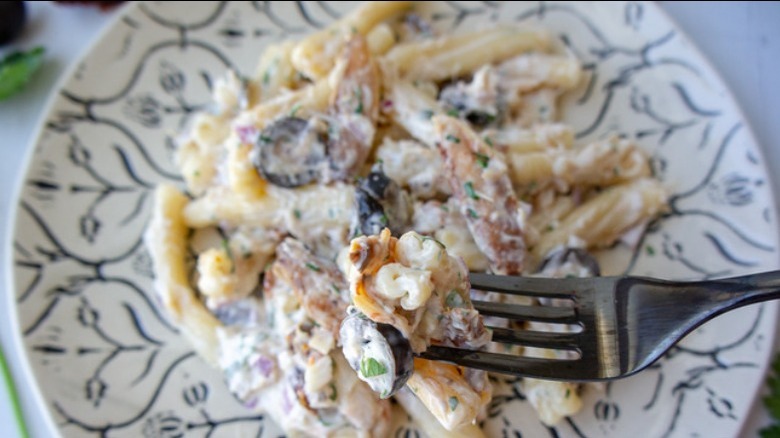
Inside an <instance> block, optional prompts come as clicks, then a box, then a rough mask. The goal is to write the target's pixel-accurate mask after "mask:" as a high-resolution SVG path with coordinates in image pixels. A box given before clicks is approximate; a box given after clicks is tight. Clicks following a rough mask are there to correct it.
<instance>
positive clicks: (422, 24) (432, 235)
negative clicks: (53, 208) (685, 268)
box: [145, 1, 666, 436]
mask: <svg viewBox="0 0 780 438" xmlns="http://www.w3.org/2000/svg"><path fill="white" fill-rule="evenodd" d="M418 7H419V5H418V4H417V3H416V2H404V1H401V2H367V3H363V4H361V5H359V6H358V7H356V8H355V9H353V10H352V12H351V13H350V14H348V15H346V16H344V17H343V18H341V19H340V20H338V21H337V22H335V23H333V24H332V25H330V26H329V27H328V28H326V29H324V30H322V31H320V32H317V33H315V34H312V35H309V36H306V37H304V38H302V39H299V40H290V41H279V42H277V43H274V44H272V45H269V46H268V47H267V48H266V50H265V51H264V52H263V53H262V55H261V56H260V59H259V61H258V69H257V72H256V74H255V75H254V76H252V77H249V78H245V77H240V76H239V75H238V74H237V73H236V72H232V71H229V72H226V74H225V76H224V77H223V78H221V79H220V80H219V81H218V82H217V83H216V84H215V86H214V89H213V99H214V103H215V105H214V107H213V108H211V109H210V110H209V111H203V112H201V113H199V114H197V116H196V117H195V119H194V120H193V122H192V123H191V125H190V126H189V127H188V128H187V130H186V131H185V132H183V133H182V135H181V137H180V139H179V141H178V144H177V149H176V152H175V161H176V164H177V166H178V168H179V169H180V171H181V174H182V176H183V179H184V187H174V186H172V185H161V186H160V187H158V188H157V190H156V192H155V204H154V210H153V216H152V220H151V222H150V224H149V228H148V230H147V232H146V234H145V243H146V245H147V247H148V249H149V251H150V253H151V256H152V260H153V265H154V271H155V292H156V293H157V294H158V296H159V298H160V302H161V303H162V306H163V307H164V309H165V311H166V312H167V314H168V315H170V317H171V318H172V319H173V320H174V321H175V323H176V324H177V325H178V327H179V328H180V329H181V332H182V334H183V335H184V336H185V337H186V338H187V340H188V341H189V342H190V343H191V344H192V345H193V347H194V348H195V350H196V351H197V352H198V353H199V354H200V356H201V357H202V358H203V359H204V360H206V361H207V362H209V363H210V364H212V365H213V366H214V367H215V368H216V369H218V370H219V371H220V372H222V373H223V375H224V380H225V382H226V384H227V385H228V387H229V389H230V390H231V392H232V393H233V394H234V395H235V396H236V397H238V398H239V399H240V400H242V401H243V402H244V403H245V404H246V406H248V407H249V408H251V409H258V410H261V411H263V412H265V413H267V414H268V415H269V416H270V417H271V418H272V419H273V420H274V421H275V422H276V423H277V424H279V425H280V426H281V427H282V428H283V429H284V430H285V432H286V433H288V434H291V435H311V436H334V435H339V436H341V435H342V434H350V435H358V436H385V435H387V434H388V433H389V432H390V428H391V424H390V423H391V419H392V412H393V409H395V408H394V406H395V403H392V401H393V400H395V401H396V402H398V403H397V404H398V405H399V406H401V407H403V408H404V409H405V410H406V411H407V412H408V414H409V415H410V416H411V417H412V418H413V419H414V420H415V421H416V422H417V424H418V425H419V426H420V427H421V429H422V430H424V431H425V432H426V433H428V434H429V435H431V436H448V435H452V436H456V434H459V435H457V436H461V435H465V436H480V435H481V434H482V432H481V431H480V429H479V427H478V423H479V421H480V420H482V419H483V418H484V416H485V413H486V408H487V406H488V403H489V402H490V400H491V396H492V387H491V385H492V384H491V380H490V379H489V378H488V377H489V376H488V375H487V374H486V373H485V372H482V371H477V370H471V369H466V368H463V367H459V366H455V365H452V364H446V363H441V362H432V361H426V360H423V359H419V358H416V357H415V355H416V353H420V352H422V351H424V350H425V349H426V348H427V347H428V346H430V345H450V346H458V347H462V348H469V349H488V350H496V349H498V350H501V351H505V350H510V351H512V352H513V353H516V354H529V355H545V354H550V353H549V352H545V351H534V350H533V349H531V348H525V349H521V348H519V347H508V346H504V345H500V344H497V343H494V342H491V339H490V329H489V327H500V326H502V324H503V326H506V324H507V322H506V321H492V320H490V319H489V318H483V317H482V316H481V315H479V313H478V312H477V311H476V310H475V309H474V308H473V306H472V304H471V299H472V298H473V297H475V296H478V298H479V299H481V300H493V301H502V300H503V301H506V300H508V298H506V297H505V296H499V295H495V294H491V293H486V292H478V291H472V290H471V289H470V286H469V283H468V273H469V272H475V271H481V272H493V273H500V274H511V275H541V276H567V275H575V276H591V275H598V274H599V267H598V263H597V262H596V261H595V258H594V257H593V256H592V255H591V254H590V251H592V250H595V249H600V248H605V247H609V246H611V245H613V244H615V243H616V242H617V241H618V240H619V239H620V238H621V237H622V236H624V235H625V234H626V233H627V232H629V231H631V230H635V229H637V228H639V227H642V226H643V225H645V224H646V223H647V222H648V221H649V220H651V219H652V218H654V217H656V216H657V215H658V214H659V213H660V212H662V211H663V210H664V208H665V207H666V192H665V190H664V188H663V187H662V186H661V184H660V183H659V182H658V181H657V180H656V179H654V178H653V175H652V171H651V167H650V165H649V159H648V157H647V155H646V154H645V153H644V152H643V151H642V149H641V148H640V147H639V146H638V145H636V144H634V143H633V142H632V141H629V140H626V139H623V138H621V137H619V136H617V135H615V136H613V137H610V138H605V139H603V140H599V141H596V142H592V143H588V144H579V143H578V142H576V141H575V138H574V134H573V131H572V129H571V127H569V126H567V125H566V124H564V123H562V122H561V121H560V120H561V113H562V107H561V102H560V100H561V96H563V95H564V94H565V93H568V92H572V91H574V90H576V89H577V88H578V87H580V86H581V84H582V83H583V77H584V75H585V72H584V71H583V69H582V66H581V65H580V63H579V62H578V61H577V59H576V58H575V57H573V56H572V55H571V54H569V53H567V52H566V51H565V50H563V49H562V46H561V44H559V42H558V41H557V40H556V39H555V38H553V37H552V35H550V34H549V33H548V32H546V31H545V30H544V29H530V28H524V27H518V26H516V25H508V24H507V25H498V26H493V27H490V28H484V29H472V30H468V31H466V30H463V31H458V32H450V33H447V32H440V31H439V30H438V29H436V27H435V26H434V25H433V24H432V23H430V22H428V21H426V20H424V19H422V18H421V15H420V14H418V13H417V8H418ZM527 304H534V303H533V302H530V303H527ZM530 328H533V327H530ZM557 329H559V330H569V328H568V327H558V328H557ZM522 385H523V391H524V393H525V395H526V397H527V399H528V400H529V401H530V403H531V404H532V405H533V406H534V407H535V408H536V410H537V412H538V414H539V418H540V419H541V421H543V422H544V423H546V424H550V425H552V424H555V423H556V422H558V421H560V420H561V419H562V418H563V417H565V416H567V415H572V414H574V413H576V412H577V411H578V410H579V409H580V408H581V401H580V399H579V391H580V388H579V385H576V384H573V383H564V382H548V381H538V380H534V379H525V380H524V381H523V382H522Z"/></svg>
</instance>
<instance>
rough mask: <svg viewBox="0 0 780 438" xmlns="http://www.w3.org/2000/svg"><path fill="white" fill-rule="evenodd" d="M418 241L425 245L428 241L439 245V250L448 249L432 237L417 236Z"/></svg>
mask: <svg viewBox="0 0 780 438" xmlns="http://www.w3.org/2000/svg"><path fill="white" fill-rule="evenodd" d="M417 240H419V241H420V243H425V241H426V240H430V241H432V242H433V243H435V244H436V245H439V248H441V249H447V247H446V246H444V244H443V243H441V242H439V241H438V240H436V239H434V238H433V237H431V236H417Z"/></svg>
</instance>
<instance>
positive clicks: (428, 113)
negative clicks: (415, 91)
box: [420, 109, 433, 120]
mask: <svg viewBox="0 0 780 438" xmlns="http://www.w3.org/2000/svg"><path fill="white" fill-rule="evenodd" d="M420 116H422V118H423V119H425V120H429V119H430V118H431V117H433V111H432V110H429V109H425V110H422V111H420Z"/></svg>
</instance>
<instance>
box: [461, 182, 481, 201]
mask: <svg viewBox="0 0 780 438" xmlns="http://www.w3.org/2000/svg"><path fill="white" fill-rule="evenodd" d="M463 188H464V189H465V190H466V196H468V197H469V198H471V199H473V200H475V201H478V200H479V195H477V192H475V191H474V184H473V183H472V182H471V181H466V183H465V184H463Z"/></svg>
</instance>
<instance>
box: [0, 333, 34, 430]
mask: <svg viewBox="0 0 780 438" xmlns="http://www.w3.org/2000/svg"><path fill="white" fill-rule="evenodd" d="M0 372H2V373H3V380H5V386H6V388H8V393H9V395H10V396H11V406H12V407H13V410H14V417H16V425H17V426H18V427H19V434H20V435H19V436H21V437H22V438H29V437H30V434H29V433H28V432H27V427H26V426H25V424H24V415H23V414H22V405H21V403H19V394H17V393H16V385H14V379H13V377H11V371H10V370H9V369H8V363H7V362H6V360H5V355H4V354H3V349H2V348H1V347H0Z"/></svg>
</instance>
